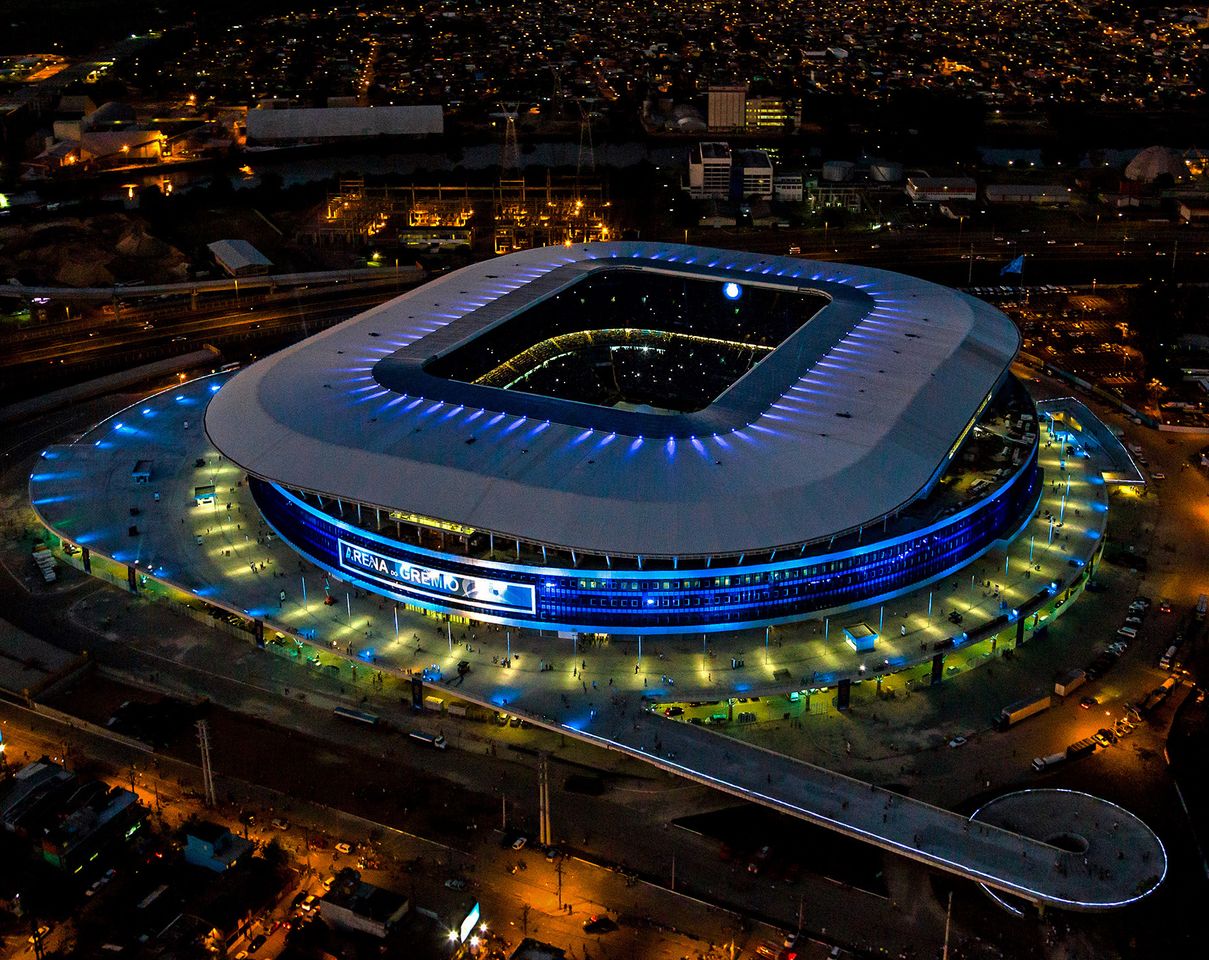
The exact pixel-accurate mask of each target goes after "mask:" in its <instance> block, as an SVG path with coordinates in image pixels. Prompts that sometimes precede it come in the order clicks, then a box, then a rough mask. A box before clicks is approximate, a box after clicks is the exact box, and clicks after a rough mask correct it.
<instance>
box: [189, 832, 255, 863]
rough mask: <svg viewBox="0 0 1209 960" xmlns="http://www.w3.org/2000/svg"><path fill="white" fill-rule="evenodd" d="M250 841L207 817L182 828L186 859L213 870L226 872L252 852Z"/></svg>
mask: <svg viewBox="0 0 1209 960" xmlns="http://www.w3.org/2000/svg"><path fill="white" fill-rule="evenodd" d="M253 846H254V845H253V843H252V841H250V840H247V839H245V838H243V837H240V836H236V835H235V834H233V833H232V832H231V831H230V830H228V829H226V828H225V827H221V826H219V825H218V824H217V823H211V822H210V821H208V820H202V821H199V822H196V823H191V824H189V825H188V826H187V827H186V828H185V861H186V862H187V863H191V864H193V865H194V866H195V867H204V868H205V869H207V870H213V871H214V872H215V873H225V872H226V871H227V870H230V869H231V868H232V867H234V866H235V865H236V864H237V863H238V862H239V861H240V860H241V859H242V858H243V857H245V856H248V855H249V854H251V852H252V849H253Z"/></svg>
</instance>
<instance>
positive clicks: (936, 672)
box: [932, 653, 945, 686]
mask: <svg viewBox="0 0 1209 960" xmlns="http://www.w3.org/2000/svg"><path fill="white" fill-rule="evenodd" d="M944 674H945V655H944V654H943V653H937V654H934V655H933V657H932V686H936V684H938V683H940V681H941V680H942V679H943V678H944Z"/></svg>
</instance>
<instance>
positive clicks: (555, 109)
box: [549, 63, 564, 120]
mask: <svg viewBox="0 0 1209 960" xmlns="http://www.w3.org/2000/svg"><path fill="white" fill-rule="evenodd" d="M549 67H550V73H551V74H552V75H553V77H554V95H553V96H552V97H551V98H550V119H551V120H561V119H562V113H563V96H564V95H563V78H562V71H561V70H560V69H559V66H558V64H556V63H551V64H549Z"/></svg>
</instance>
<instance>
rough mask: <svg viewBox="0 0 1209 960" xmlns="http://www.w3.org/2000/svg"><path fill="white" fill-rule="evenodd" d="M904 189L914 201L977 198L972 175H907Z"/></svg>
mask: <svg viewBox="0 0 1209 960" xmlns="http://www.w3.org/2000/svg"><path fill="white" fill-rule="evenodd" d="M906 190H907V196H908V197H910V198H911V199H912V200H914V201H915V202H916V203H942V202H943V201H945V200H971V201H972V200H976V199H977V198H978V184H976V183H975V182H974V179H973V178H972V177H908V178H907V186H906Z"/></svg>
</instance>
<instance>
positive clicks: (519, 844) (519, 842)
mask: <svg viewBox="0 0 1209 960" xmlns="http://www.w3.org/2000/svg"><path fill="white" fill-rule="evenodd" d="M528 842H529V838H528V837H517V838H516V839H515V840H513V841H512V849H513V850H524V849H525V844H527V843H528Z"/></svg>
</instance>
